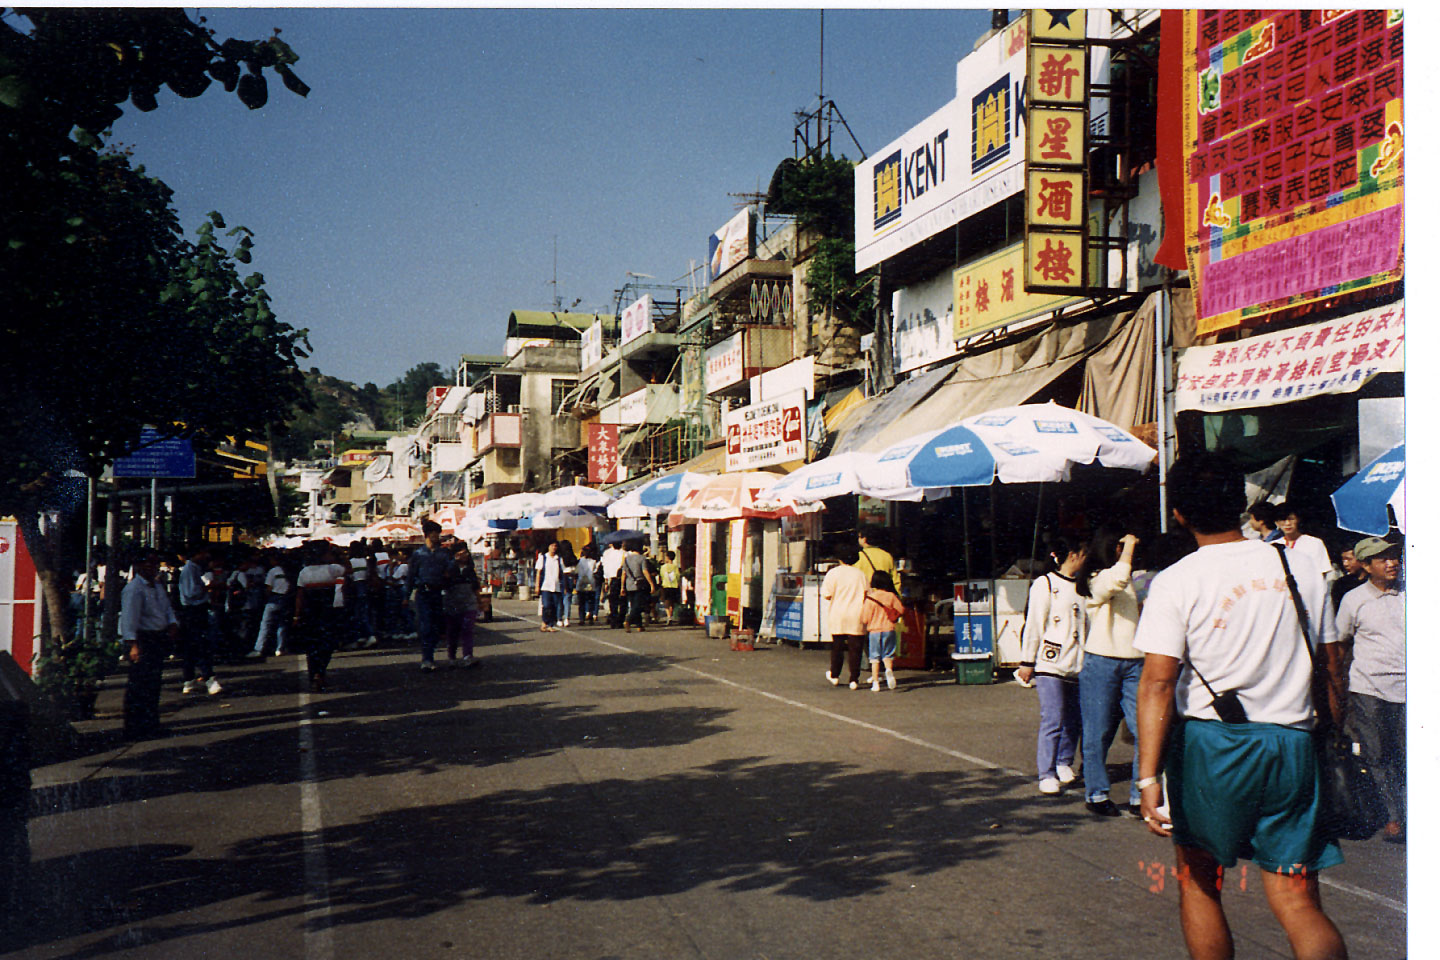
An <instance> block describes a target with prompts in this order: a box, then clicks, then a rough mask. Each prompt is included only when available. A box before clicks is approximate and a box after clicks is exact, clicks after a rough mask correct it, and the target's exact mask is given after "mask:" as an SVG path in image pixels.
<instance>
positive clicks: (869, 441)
mask: <svg viewBox="0 0 1440 960" xmlns="http://www.w3.org/2000/svg"><path fill="white" fill-rule="evenodd" d="M956 362H958V361H956ZM956 362H951V363H944V364H941V365H939V366H937V367H933V368H931V369H929V370H926V371H925V372H923V373H920V374H917V375H916V376H913V377H911V378H910V379H909V380H906V381H905V382H904V383H902V384H900V385H899V386H897V387H896V388H895V389H894V390H891V391H890V392H889V393H887V394H885V395H884V396H883V397H879V398H876V399H874V400H872V401H871V402H870V403H868V404H866V405H865V410H864V412H863V414H860V415H857V416H856V417H851V418H848V419H847V421H846V423H845V427H844V429H842V430H841V431H840V432H839V435H838V436H836V438H835V444H834V446H832V447H831V448H830V454H831V455H832V456H833V455H835V454H837V453H846V452H848V451H850V450H868V449H872V448H873V449H877V450H878V449H881V448H883V447H886V446H888V445H889V444H891V443H893V442H894V440H895V438H896V437H898V436H905V435H906V434H905V433H895V432H893V431H891V430H890V427H892V426H893V425H894V424H895V422H896V421H897V420H898V419H899V418H900V416H901V415H902V414H904V413H905V412H906V411H907V410H909V409H910V408H912V407H914V406H915V405H916V404H918V403H920V402H921V401H922V400H924V399H925V398H926V397H928V396H930V394H931V393H933V392H934V391H935V388H936V387H938V386H939V385H940V384H941V383H942V382H943V381H944V380H945V378H946V377H947V376H949V375H950V374H951V372H953V371H954V369H955V365H956ZM957 419H958V417H957ZM908 432H909V433H919V432H920V430H919V429H916V430H910V431H908Z"/></svg>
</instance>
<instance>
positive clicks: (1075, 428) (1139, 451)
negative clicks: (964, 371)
mask: <svg viewBox="0 0 1440 960" xmlns="http://www.w3.org/2000/svg"><path fill="white" fill-rule="evenodd" d="M1154 459H1155V451H1154V450H1153V449H1152V448H1150V447H1149V446H1147V445H1145V444H1144V443H1142V442H1140V441H1139V440H1137V439H1136V438H1135V437H1133V436H1131V435H1130V434H1129V433H1126V432H1125V431H1124V430H1122V429H1120V428H1119V427H1117V426H1115V424H1113V423H1110V422H1108V421H1106V420H1101V419H1100V418H1099V417H1092V416H1090V415H1089V414H1088V413H1081V412H1080V411H1079V410H1072V409H1070V408H1069V407H1062V406H1060V405H1058V404H1056V403H1028V404H1020V405H1019V406H1014V407H1002V408H1000V409H998V410H990V411H987V412H986V413H982V414H978V415H976V416H972V417H966V418H965V419H963V420H961V421H960V422H959V423H957V424H955V425H954V426H951V427H948V428H946V429H944V430H941V431H939V432H938V433H936V434H934V435H933V436H931V437H930V439H928V440H927V441H925V442H924V443H922V444H921V445H920V447H919V449H917V450H916V451H915V452H914V453H913V454H912V455H911V456H910V458H909V459H908V460H907V461H906V466H907V470H908V477H909V481H910V483H911V485H912V486H916V487H937V486H952V487H962V486H984V485H986V484H988V483H990V481H991V480H992V479H998V480H999V481H1000V482H1001V483H1047V482H1054V481H1057V480H1066V479H1069V477H1070V468H1071V467H1072V466H1074V465H1075V464H1077V463H1081V464H1085V463H1099V464H1100V465H1101V466H1105V467H1122V468H1126V469H1130V470H1144V469H1145V468H1146V467H1148V466H1149V465H1150V463H1151V462H1152V461H1153V460H1154Z"/></svg>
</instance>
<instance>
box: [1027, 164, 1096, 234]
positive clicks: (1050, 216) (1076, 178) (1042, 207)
mask: <svg viewBox="0 0 1440 960" xmlns="http://www.w3.org/2000/svg"><path fill="white" fill-rule="evenodd" d="M1025 222H1026V223H1029V224H1031V225H1033V226H1042V227H1083V226H1084V225H1085V175H1084V174H1081V173H1060V172H1051V171H1049V170H1031V171H1029V175H1028V176H1027V178H1026V189H1025Z"/></svg>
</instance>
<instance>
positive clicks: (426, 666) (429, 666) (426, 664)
mask: <svg viewBox="0 0 1440 960" xmlns="http://www.w3.org/2000/svg"><path fill="white" fill-rule="evenodd" d="M420 669H421V670H424V671H425V672H426V673H430V672H432V671H433V670H434V669H435V662H434V661H433V660H421V661H420Z"/></svg>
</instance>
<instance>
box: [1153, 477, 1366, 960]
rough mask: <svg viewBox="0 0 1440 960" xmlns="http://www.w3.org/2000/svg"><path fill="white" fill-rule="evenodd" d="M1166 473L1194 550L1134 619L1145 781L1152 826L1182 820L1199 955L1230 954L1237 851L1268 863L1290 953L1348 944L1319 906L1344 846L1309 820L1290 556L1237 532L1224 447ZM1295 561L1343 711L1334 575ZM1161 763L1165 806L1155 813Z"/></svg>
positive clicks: (1264, 866) (1268, 886)
mask: <svg viewBox="0 0 1440 960" xmlns="http://www.w3.org/2000/svg"><path fill="white" fill-rule="evenodd" d="M1167 486H1168V494H1169V502H1170V504H1171V506H1172V508H1173V512H1174V516H1175V520H1176V522H1177V523H1179V524H1180V525H1181V526H1182V527H1184V528H1185V529H1187V530H1189V531H1190V533H1191V534H1192V535H1193V536H1194V538H1195V543H1196V545H1197V546H1198V548H1199V549H1197V550H1196V551H1195V552H1194V553H1192V554H1190V555H1189V556H1187V557H1185V558H1184V559H1182V560H1180V561H1179V562H1177V563H1175V564H1174V565H1172V566H1171V567H1169V568H1167V569H1166V570H1163V571H1161V573H1160V574H1159V575H1157V576H1156V577H1155V580H1154V581H1153V583H1152V584H1151V587H1150V593H1149V596H1148V597H1147V599H1146V602H1145V609H1144V612H1143V614H1142V615H1141V617H1140V626H1139V628H1138V630H1137V632H1136V637H1135V647H1136V649H1138V650H1140V651H1142V652H1143V653H1144V654H1145V667H1144V670H1143V672H1142V673H1141V676H1140V689H1139V703H1138V707H1139V710H1138V713H1139V721H1140V722H1139V726H1140V765H1139V772H1140V779H1139V780H1138V781H1137V783H1138V786H1139V787H1140V797H1141V802H1140V806H1141V813H1142V815H1143V817H1144V819H1145V822H1146V823H1147V824H1149V826H1150V830H1151V831H1152V832H1153V833H1156V834H1158V835H1160V836H1172V827H1173V839H1174V842H1175V852H1176V861H1177V866H1176V872H1177V875H1178V877H1179V880H1180V925H1181V929H1182V930H1183V932H1184V934H1185V942H1186V945H1187V946H1188V947H1189V949H1190V955H1191V956H1192V957H1230V956H1233V955H1234V943H1233V940H1232V939H1231V935H1230V927H1229V923H1228V922H1227V920H1226V918H1225V912H1224V910H1223V909H1222V907H1221V904H1220V889H1221V875H1222V868H1223V867H1230V866H1234V865H1235V862H1236V860H1237V858H1240V857H1243V858H1246V859H1250V860H1253V861H1255V863H1256V865H1257V866H1259V867H1260V869H1261V870H1262V871H1263V872H1262V877H1263V879H1264V886H1265V893H1266V897H1267V899H1268V901H1269V903H1270V908H1271V910H1272V911H1274V913H1275V916H1276V918H1277V919H1278V920H1279V921H1280V923H1281V925H1282V926H1283V927H1284V928H1285V932H1286V934H1287V935H1288V936H1289V939H1290V943H1291V944H1292V945H1294V949H1295V951H1296V956H1302V957H1342V956H1344V955H1345V944H1344V941H1343V940H1342V939H1341V937H1340V933H1339V931H1338V930H1336V929H1335V925H1334V924H1333V923H1331V922H1330V919H1329V918H1328V917H1326V916H1325V914H1324V912H1323V911H1322V910H1321V908H1320V897H1319V877H1318V871H1320V870H1322V869H1324V868H1326V867H1330V866H1334V865H1335V864H1337V863H1340V862H1341V860H1342V858H1341V856H1340V851H1339V849H1338V848H1337V847H1336V846H1335V845H1334V844H1333V843H1329V842H1327V841H1326V840H1325V839H1324V838H1323V837H1321V836H1319V835H1318V830H1317V826H1316V821H1317V817H1318V814H1319V803H1320V798H1319V790H1318V774H1317V770H1316V766H1315V749H1314V744H1313V740H1312V733H1311V730H1312V728H1313V727H1314V726H1315V723H1316V706H1317V705H1316V704H1314V703H1312V699H1311V674H1312V671H1313V669H1314V668H1313V667H1312V656H1311V654H1310V653H1309V652H1307V651H1306V650H1305V631H1304V629H1302V624H1301V619H1300V613H1299V611H1298V609H1297V603H1296V600H1295V598H1294V597H1293V596H1292V593H1291V590H1290V587H1289V585H1288V584H1287V580H1286V574H1285V568H1284V566H1283V565H1282V563H1281V557H1282V554H1281V553H1280V551H1279V550H1277V549H1276V546H1275V545H1269V544H1265V543H1261V542H1256V541H1253V540H1246V539H1245V536H1244V534H1242V533H1241V532H1240V527H1239V523H1238V519H1237V518H1238V517H1239V516H1240V515H1241V513H1242V511H1244V509H1245V484H1244V476H1243V474H1242V473H1241V471H1240V470H1239V469H1238V468H1236V467H1234V465H1233V464H1231V463H1230V462H1229V461H1228V460H1226V459H1224V458H1222V457H1217V456H1215V455H1212V454H1204V455H1200V456H1196V457H1193V458H1185V459H1182V460H1180V461H1179V462H1177V463H1176V464H1175V467H1174V468H1173V470H1172V471H1171V472H1170V474H1169V481H1168V485H1167ZM1287 553H1288V551H1287ZM1290 569H1291V570H1292V572H1293V575H1294V580H1295V583H1296V585H1297V591H1298V593H1299V595H1300V599H1301V601H1302V602H1303V604H1304V609H1305V620H1306V621H1308V632H1309V636H1310V638H1311V641H1312V643H1313V645H1314V650H1315V652H1314V661H1313V662H1314V663H1316V664H1318V665H1320V666H1322V667H1323V668H1324V670H1325V671H1326V675H1327V678H1328V681H1329V682H1328V685H1327V687H1328V693H1329V697H1328V700H1329V703H1328V704H1324V705H1321V706H1322V707H1324V706H1328V708H1329V711H1330V714H1329V715H1330V716H1332V717H1334V716H1338V715H1339V703H1340V695H1341V686H1340V683H1341V679H1342V677H1341V670H1340V664H1341V659H1340V654H1341V648H1340V645H1339V644H1337V643H1336V642H1335V641H1336V634H1335V620H1334V615H1333V613H1332V612H1331V609H1330V602H1329V597H1328V595H1327V592H1326V589H1325V582H1324V580H1323V579H1322V577H1321V575H1320V571H1319V569H1318V568H1317V567H1316V566H1315V565H1314V564H1311V563H1307V562H1300V563H1292V564H1290ZM1237 704H1238V706H1237ZM1242 711H1243V712H1242ZM1177 717H1178V719H1179V720H1181V721H1182V723H1181V729H1180V730H1178V731H1177V732H1176V735H1175V736H1174V737H1170V736H1169V734H1170V728H1171V726H1172V723H1173V722H1174V721H1175V720H1176V719H1177ZM1162 760H1163V762H1164V770H1165V774H1166V779H1167V784H1166V789H1167V793H1168V799H1169V803H1170V816H1168V817H1167V816H1165V815H1164V814H1162V813H1161V812H1160V810H1159V807H1160V801H1161V787H1160V783H1159V779H1158V778H1159V773H1160V771H1161V764H1162Z"/></svg>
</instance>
